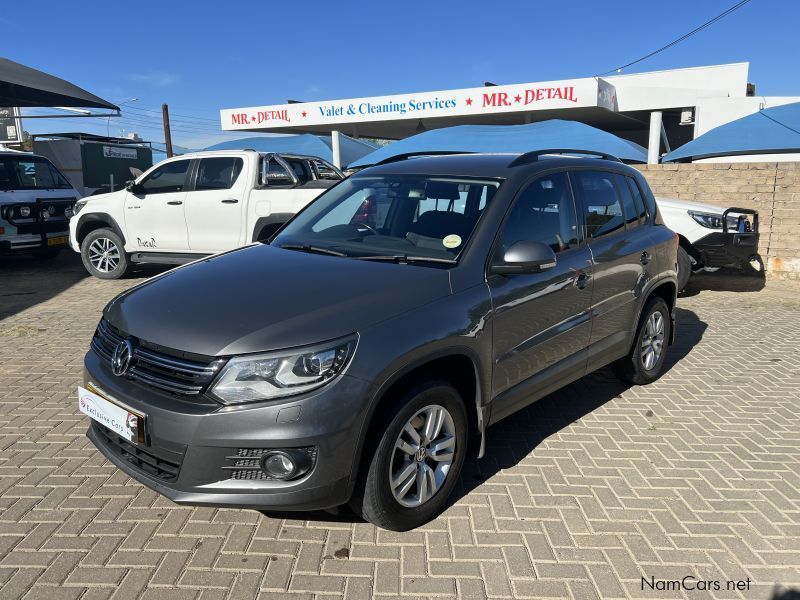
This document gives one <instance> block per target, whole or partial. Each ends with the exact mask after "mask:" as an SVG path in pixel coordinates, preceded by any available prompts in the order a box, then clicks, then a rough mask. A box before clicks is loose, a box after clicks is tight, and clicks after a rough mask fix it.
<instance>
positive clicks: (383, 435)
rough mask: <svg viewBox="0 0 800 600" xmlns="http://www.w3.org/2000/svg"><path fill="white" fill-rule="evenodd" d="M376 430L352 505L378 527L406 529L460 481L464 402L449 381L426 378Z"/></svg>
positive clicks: (434, 509)
mask: <svg viewBox="0 0 800 600" xmlns="http://www.w3.org/2000/svg"><path fill="white" fill-rule="evenodd" d="M378 428H379V429H378V430H377V432H378V433H379V437H378V435H376V437H375V438H374V439H373V441H374V442H377V447H375V446H374V445H373V446H372V448H371V449H370V447H369V446H367V447H366V448H365V452H369V451H371V450H372V451H374V453H372V454H371V456H372V458H371V459H370V462H369V465H368V469H367V470H366V474H365V476H364V478H363V487H361V489H360V490H358V491H357V492H356V494H355V496H354V498H353V500H352V501H351V506H352V507H353V508H354V509H355V510H356V512H358V513H360V514H361V515H362V516H363V517H364V518H365V519H366V520H368V521H370V522H371V523H374V524H375V525H377V526H378V527H383V528H384V529H390V530H393V531H407V530H409V529H413V528H415V527H418V526H420V525H423V524H424V523H427V522H428V521H430V520H431V519H433V518H434V517H436V515H438V514H439V512H441V510H442V509H443V508H444V507H445V505H446V504H447V500H448V498H449V496H450V493H451V492H452V491H453V487H454V486H455V485H456V484H457V483H458V477H459V474H460V473H461V467H462V466H463V464H464V456H465V453H466V449H467V415H466V411H465V409H464V403H463V402H462V400H461V397H460V396H459V394H458V392H457V391H456V390H455V388H453V387H452V386H451V385H450V384H448V383H446V382H444V381H440V380H434V381H428V382H425V383H423V384H421V385H419V386H417V387H415V388H412V389H411V390H409V391H408V392H407V393H406V394H405V395H403V396H402V397H401V398H400V399H399V401H398V402H397V403H396V404H394V409H393V410H392V411H391V412H390V413H389V414H388V415H387V416H386V417H385V418H384V419H383V420H382V421H381V422H380V424H379V425H378ZM366 456H370V454H366Z"/></svg>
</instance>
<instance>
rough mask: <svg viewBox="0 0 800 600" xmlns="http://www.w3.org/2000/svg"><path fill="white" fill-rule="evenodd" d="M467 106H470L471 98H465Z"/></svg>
mask: <svg viewBox="0 0 800 600" xmlns="http://www.w3.org/2000/svg"><path fill="white" fill-rule="evenodd" d="M467 106H472V98H467Z"/></svg>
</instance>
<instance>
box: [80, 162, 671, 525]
mask: <svg viewBox="0 0 800 600" xmlns="http://www.w3.org/2000/svg"><path fill="white" fill-rule="evenodd" d="M566 152H567V151H550V152H549V153H548V152H532V153H528V154H522V155H498V154H493V155H489V154H486V155H481V154H460V155H447V156H428V157H398V158H397V159H393V160H391V161H389V162H386V163H384V164H379V165H377V166H374V167H372V168H369V169H366V170H363V171H361V172H359V173H357V174H356V175H354V176H352V177H350V178H349V179H346V180H344V181H342V182H341V183H339V184H338V185H336V186H335V187H334V188H332V189H331V190H329V191H327V192H326V193H325V194H323V195H322V196H320V197H319V198H318V199H317V200H316V201H314V202H313V203H312V204H310V205H309V206H308V207H306V208H305V209H304V210H303V211H301V212H300V213H299V214H297V215H296V217H295V218H294V219H293V220H292V221H290V222H289V223H288V224H287V225H286V226H285V227H284V228H283V229H282V230H281V231H280V232H279V233H278V234H277V236H276V237H275V238H274V239H273V240H272V241H271V243H269V244H255V245H253V246H248V247H245V248H241V249H239V250H235V251H232V252H227V253H224V254H220V255H216V256H213V257H210V258H207V259H203V260H200V261H198V262H195V263H192V264H190V265H186V266H184V267H179V268H177V269H175V270H173V271H170V272H168V273H165V274H163V275H160V276H157V277H154V278H152V279H150V280H148V281H146V282H144V283H142V284H140V285H138V286H136V287H134V288H132V289H130V290H128V291H126V292H124V293H122V294H120V295H119V296H117V297H116V298H115V299H113V300H112V301H111V302H110V303H109V304H108V306H107V307H106V308H105V310H104V313H103V318H102V320H101V321H100V323H99V325H98V327H97V331H96V333H95V335H94V338H93V339H92V344H91V350H90V351H89V352H88V353H87V354H86V358H85V376H84V385H83V386H82V387H81V388H80V389H79V405H80V409H81V410H82V411H83V412H84V413H86V414H88V415H89V416H91V417H92V422H91V427H90V429H89V432H88V435H89V437H90V438H91V440H92V441H93V442H94V444H95V445H96V446H97V447H98V448H99V449H100V450H101V452H102V453H103V454H104V455H105V456H106V457H107V458H108V459H109V460H111V461H112V462H114V463H115V464H116V465H117V466H118V467H119V468H121V469H122V470H124V471H125V472H126V473H128V474H130V475H131V476H132V477H134V478H135V479H137V480H139V481H141V482H142V483H144V484H145V485H147V486H149V487H151V488H153V489H154V490H156V491H158V492H160V493H161V494H163V495H165V496H167V497H168V498H170V499H172V500H174V501H175V502H178V503H186V504H197V505H213V506H236V507H250V508H256V509H261V510H270V509H280V510H306V509H323V508H333V507H336V506H340V505H344V504H348V503H349V504H350V505H351V506H352V507H353V508H354V509H355V510H356V511H357V512H358V513H359V514H361V515H362V516H363V517H364V518H366V519H368V520H369V521H371V522H373V523H375V524H377V525H379V526H381V527H385V528H388V529H394V530H406V529H410V528H413V527H416V526H418V525H420V524H422V523H425V522H426V521H428V520H430V519H431V518H433V517H434V516H435V515H436V514H437V513H438V512H439V511H440V510H442V509H443V508H444V506H445V504H446V502H447V500H448V496H449V495H450V493H451V491H452V490H453V487H454V486H455V485H456V483H457V479H458V477H459V472H460V470H461V467H462V464H463V462H464V457H465V455H466V454H467V452H474V453H476V454H477V455H478V456H482V455H483V452H484V448H485V438H486V435H487V427H488V426H489V425H491V424H492V423H494V422H496V421H498V420H500V419H502V418H504V417H507V416H508V415H511V414H512V413H514V412H515V411H518V410H520V409H521V408H523V407H525V406H526V405H528V404H530V403H532V402H534V401H535V400H537V399H539V398H541V397H543V396H545V395H547V394H549V393H551V392H553V391H555V390H557V389H558V388H560V387H562V386H564V385H566V384H568V383H570V382H571V381H574V380H576V379H578V378H580V377H582V376H584V375H585V374H587V373H589V372H591V371H594V370H596V369H598V368H600V367H602V366H604V365H607V364H612V365H613V368H614V371H615V372H616V373H617V374H618V376H619V377H621V378H622V379H624V380H625V381H627V382H630V383H633V384H646V383H649V382H651V381H653V380H655V379H656V378H657V377H658V376H659V375H660V373H661V371H662V369H663V366H664V358H665V354H666V349H667V346H668V344H669V343H670V342H671V340H672V337H673V335H674V306H675V297H676V251H677V238H676V236H675V235H674V234H673V232H672V231H670V230H669V229H667V228H666V227H665V226H664V225H663V224H662V223H661V220H660V218H659V215H658V210H657V208H656V203H655V200H654V198H653V194H652V193H651V191H650V189H649V187H648V185H647V183H646V181H645V180H644V178H643V177H642V176H641V174H639V173H638V172H637V171H636V170H635V169H633V168H631V167H628V166H626V165H624V164H622V163H621V162H619V161H618V160H614V159H613V157H607V156H603V157H601V158H592V157H588V156H583V157H576V156H564V155H563V154H564V153H566ZM572 153H573V154H574V152H572ZM581 154H584V155H590V154H592V153H588V152H584V153H581Z"/></svg>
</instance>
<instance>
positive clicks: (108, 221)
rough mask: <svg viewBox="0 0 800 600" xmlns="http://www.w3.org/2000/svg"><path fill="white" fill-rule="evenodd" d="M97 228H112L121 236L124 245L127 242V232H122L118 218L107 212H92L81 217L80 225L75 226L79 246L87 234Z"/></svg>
mask: <svg viewBox="0 0 800 600" xmlns="http://www.w3.org/2000/svg"><path fill="white" fill-rule="evenodd" d="M97 229H110V230H111V231H113V232H114V233H116V234H117V235H118V236H119V238H120V239H121V240H122V245H123V246H124V245H125V244H127V241H126V239H125V234H124V233H122V229H121V228H120V226H119V225H118V224H117V222H116V220H114V217H112V216H111V215H109V214H107V213H91V214H88V215H85V216H82V217H79V220H78V226H77V227H76V228H75V235H76V237H77V241H78V246H79V247H80V245H81V244H82V243H83V240H84V239H86V236H87V235H89V234H90V233H91V232H92V231H96V230H97Z"/></svg>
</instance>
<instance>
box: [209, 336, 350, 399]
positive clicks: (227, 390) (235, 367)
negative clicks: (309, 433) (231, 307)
mask: <svg viewBox="0 0 800 600" xmlns="http://www.w3.org/2000/svg"><path fill="white" fill-rule="evenodd" d="M357 341H358V337H357V336H355V335H353V336H350V337H348V338H344V339H340V340H336V341H333V342H327V343H324V344H319V345H317V346H307V347H305V348H297V349H294V350H282V351H278V352H269V353H266V354H254V355H247V356H236V357H234V358H232V359H230V360H229V361H228V363H227V364H226V365H225V367H224V368H223V369H222V371H221V372H220V374H219V375H218V376H217V379H216V381H215V382H214V384H213V385H212V386H211V389H210V393H211V394H212V395H213V396H214V397H216V398H217V399H218V400H219V401H220V402H222V403H223V404H241V403H243V402H255V401H258V400H272V399H274V398H283V397H285V396H293V395H295V394H302V393H303V392H308V391H311V390H313V389H316V388H318V387H322V386H323V385H325V384H326V383H328V382H329V381H331V380H332V379H333V378H335V377H336V376H337V375H340V374H341V373H343V372H344V370H345V369H346V368H347V365H348V364H350V359H352V358H353V354H354V353H355V349H356V343H357Z"/></svg>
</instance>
